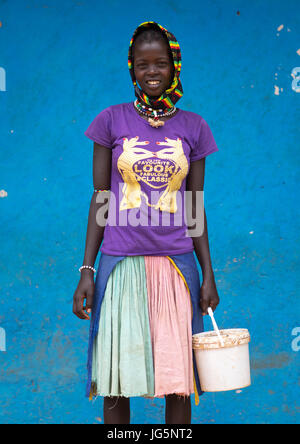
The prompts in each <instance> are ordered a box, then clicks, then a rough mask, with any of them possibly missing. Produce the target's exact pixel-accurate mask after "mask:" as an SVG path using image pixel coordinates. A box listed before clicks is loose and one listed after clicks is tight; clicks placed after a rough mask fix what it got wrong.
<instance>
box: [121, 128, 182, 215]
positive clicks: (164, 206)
mask: <svg viewBox="0 0 300 444" xmlns="http://www.w3.org/2000/svg"><path fill="white" fill-rule="evenodd" d="M138 139H139V137H138V136H136V137H133V138H131V139H127V138H124V139H123V152H122V154H121V155H120V157H119V159H118V163H117V165H118V170H119V172H120V174H121V176H122V178H123V181H124V186H123V188H122V193H123V197H122V200H121V203H120V210H127V209H130V208H139V207H140V206H141V199H142V196H144V197H145V199H146V203H147V205H149V206H152V207H154V208H155V209H157V210H161V211H168V212H169V213H176V211H177V203H176V193H177V191H178V190H179V189H180V187H181V184H182V181H183V179H184V178H185V177H186V175H187V173H188V161H187V158H186V156H185V154H184V151H183V147H182V141H181V139H179V138H177V139H175V140H173V139H169V138H168V137H165V142H159V141H158V142H156V143H157V145H160V146H166V147H167V148H163V149H161V150H160V151H157V152H153V151H151V150H149V149H148V150H147V149H145V148H142V147H143V146H145V145H148V144H149V142H148V141H144V142H138ZM141 181H143V182H145V183H146V184H147V185H148V186H149V187H151V188H152V189H156V190H159V189H162V188H165V190H164V191H163V193H162V194H161V195H160V197H159V199H158V202H157V203H156V204H150V203H149V198H148V196H147V194H146V193H145V192H144V191H142V189H141V185H140V182H141Z"/></svg>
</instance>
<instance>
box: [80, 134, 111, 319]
mask: <svg viewBox="0 0 300 444" xmlns="http://www.w3.org/2000/svg"><path fill="white" fill-rule="evenodd" d="M110 175H111V150H110V149H109V148H106V147H103V146H101V145H98V144H97V143H94V154H93V185H94V189H95V190H99V189H105V190H109V189H110ZM96 198H97V193H95V192H94V190H93V194H92V198H91V203H90V209H89V216H88V225H87V233H86V242H85V252H84V259H83V265H91V266H94V264H95V260H96V257H97V255H98V252H99V248H100V245H101V242H102V239H103V233H104V228H105V226H100V225H98V224H97V221H96V214H97V211H98V210H99V209H100V208H101V207H102V206H103V205H105V202H104V203H97V202H96ZM93 296H94V275H93V271H92V270H89V269H83V270H82V271H81V278H80V281H79V284H78V286H77V289H76V291H75V293H74V297H73V313H74V314H75V315H76V316H77V317H79V318H80V319H90V318H89V316H88V314H87V313H85V311H86V312H88V313H89V312H90V310H91V308H92V303H93ZM85 299H86V306H85V307H84V306H83V305H84V300H85Z"/></svg>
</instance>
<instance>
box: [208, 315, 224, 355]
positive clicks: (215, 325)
mask: <svg viewBox="0 0 300 444" xmlns="http://www.w3.org/2000/svg"><path fill="white" fill-rule="evenodd" d="M207 312H208V314H209V316H210V319H211V322H212V324H213V326H214V330H215V332H216V333H217V335H218V338H219V340H220V343H221V346H222V347H224V346H225V344H224V341H223V339H222V336H221V333H220V330H219V329H218V326H217V323H216V321H215V317H214V312H213V311H212V309H211V307H208V309H207Z"/></svg>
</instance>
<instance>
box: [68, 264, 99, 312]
mask: <svg viewBox="0 0 300 444" xmlns="http://www.w3.org/2000/svg"><path fill="white" fill-rule="evenodd" d="M94 291H95V283H94V274H93V272H92V271H91V270H82V272H81V278H80V281H79V284H78V286H77V288H76V291H75V293H74V296H73V313H74V314H75V315H76V316H77V317H78V318H79V319H84V320H90V317H89V315H88V314H89V313H90V312H91V311H92V306H93V298H94ZM85 299H86V304H85V306H84V300H85Z"/></svg>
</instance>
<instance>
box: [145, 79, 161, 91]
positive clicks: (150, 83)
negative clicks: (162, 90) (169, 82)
mask: <svg viewBox="0 0 300 444" xmlns="http://www.w3.org/2000/svg"><path fill="white" fill-rule="evenodd" d="M146 84H147V85H148V86H149V87H150V88H153V89H155V88H157V87H158V86H159V85H160V84H161V81H160V80H147V81H146Z"/></svg>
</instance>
